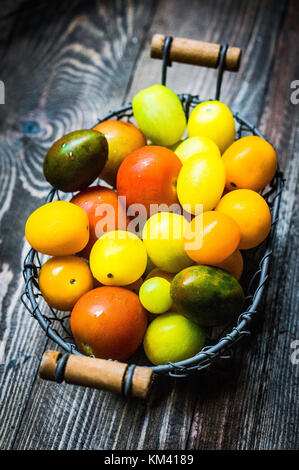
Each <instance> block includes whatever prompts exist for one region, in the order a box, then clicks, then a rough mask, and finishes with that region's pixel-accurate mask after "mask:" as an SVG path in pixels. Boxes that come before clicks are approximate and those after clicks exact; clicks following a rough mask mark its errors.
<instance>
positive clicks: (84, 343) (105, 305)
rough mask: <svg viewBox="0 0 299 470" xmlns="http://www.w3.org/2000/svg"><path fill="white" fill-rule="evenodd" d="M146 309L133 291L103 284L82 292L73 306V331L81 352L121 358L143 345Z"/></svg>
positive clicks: (101, 356)
mask: <svg viewBox="0 0 299 470" xmlns="http://www.w3.org/2000/svg"><path fill="white" fill-rule="evenodd" d="M146 326H147V316H146V311H145V309H144V308H143V307H142V305H141V303H140V301H139V297H138V295H137V294H135V293H134V292H131V291H130V290H128V289H124V288H122V287H112V286H108V287H107V286H104V287H98V288H97V289H93V290H91V291H89V292H87V293H86V294H85V295H83V296H82V297H81V298H80V299H79V300H78V302H77V303H76V305H75V306H74V308H73V311H72V314H71V330H72V333H73V336H74V339H75V342H76V344H77V346H78V347H79V349H80V351H82V352H83V353H85V354H87V355H92V354H93V355H94V356H96V357H99V358H104V359H115V360H118V361H122V360H125V359H127V358H128V357H129V356H131V355H132V354H133V353H134V352H135V351H136V349H137V348H138V346H139V345H140V344H141V342H142V339H143V336H144V333H145V330H146Z"/></svg>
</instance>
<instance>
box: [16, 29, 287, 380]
mask: <svg viewBox="0 0 299 470" xmlns="http://www.w3.org/2000/svg"><path fill="white" fill-rule="evenodd" d="M166 39H167V40H166V41H165V47H164V49H163V66H162V83H163V84H165V82H166V70H167V66H168V65H171V64H170V60H169V47H170V43H171V38H170V39H169V38H166ZM167 41H168V42H167ZM227 47H228V46H227V45H224V46H222V48H221V56H220V60H219V65H218V80H217V88H216V99H218V98H219V95H220V89H221V83H222V75H223V64H224V59H225V53H226V50H227ZM179 98H180V100H181V103H182V105H183V108H184V111H185V114H186V117H187V118H188V116H189V114H190V112H191V111H192V109H193V108H194V107H195V106H196V105H198V104H199V103H200V102H201V100H200V98H199V96H193V95H190V94H181V95H179ZM132 117H133V112H132V106H131V104H127V105H125V106H122V107H120V108H119V109H117V110H115V111H112V112H110V113H108V114H107V115H106V116H104V117H103V118H102V119H100V120H99V122H101V121H104V120H107V119H112V118H115V119H121V120H127V121H130V120H131V119H132ZM234 118H235V121H236V123H237V131H236V138H237V139H239V138H241V137H244V136H246V135H256V136H259V137H261V138H264V139H265V137H264V136H263V135H262V133H261V132H260V131H259V130H258V129H257V128H256V127H255V126H254V125H252V124H251V123H250V122H249V121H247V120H246V119H244V118H243V117H241V116H240V115H239V113H234ZM282 185H283V178H282V174H281V172H280V171H279V170H277V172H276V174H275V176H274V178H273V180H272V181H271V183H270V184H269V186H268V187H267V188H265V190H264V191H263V192H262V196H263V197H264V198H265V200H266V201H267V203H268V205H269V207H270V211H271V216H272V227H271V231H270V234H269V236H268V237H267V239H266V240H265V241H264V242H263V243H262V245H260V246H259V247H257V248H256V249H252V250H247V251H246V252H245V253H244V252H243V254H244V255H245V267H246V271H247V272H246V276H245V277H246V279H244V284H246V286H244V285H243V287H245V292H246V297H245V305H244V310H243V312H242V313H241V315H240V316H239V317H238V319H237V322H236V323H235V324H234V325H231V326H228V327H227V328H225V329H224V330H222V332H220V333H219V330H216V334H215V329H214V330H211V331H210V335H209V336H208V337H209V339H208V344H207V345H206V346H205V347H204V348H203V349H202V350H201V351H200V352H198V354H196V355H195V356H194V357H192V358H190V359H187V360H184V361H181V362H177V363H168V364H165V365H160V366H150V367H151V368H152V370H153V371H154V372H156V373H165V374H169V375H170V376H174V377H185V376H187V375H188V374H189V373H190V372H191V371H200V370H202V369H205V368H207V367H210V366H211V365H212V364H213V363H214V362H215V361H216V360H217V361H218V360H219V359H228V358H230V357H231V356H232V353H233V351H234V347H235V345H236V344H237V343H239V341H241V340H242V339H243V338H244V337H246V336H248V335H249V334H250V325H251V323H252V320H253V319H254V318H255V317H256V316H257V309H258V306H259V304H260V302H261V299H262V295H263V292H264V289H265V284H266V281H267V279H268V272H269V261H270V256H271V253H272V249H271V245H272V240H273V237H274V234H275V227H276V224H277V220H278V210H279V203H280V196H281V191H282ZM54 199H60V194H59V192H58V191H56V190H54V189H52V190H51V191H50V192H49V195H48V197H47V199H46V201H45V202H50V201H52V200H54ZM40 268H41V261H40V256H39V253H37V252H36V251H35V250H33V249H31V250H30V251H29V252H28V254H27V256H26V258H25V261H24V266H23V275H24V281H25V287H24V292H23V294H22V301H23V303H24V305H25V307H26V309H27V310H28V312H29V313H30V314H31V315H32V316H33V317H34V318H35V319H36V320H37V321H38V323H39V325H40V326H41V328H42V330H43V331H44V332H45V334H46V335H47V337H49V338H50V339H51V340H53V341H54V342H55V343H57V344H58V345H59V346H60V347H61V348H62V349H63V350H64V351H66V352H67V353H68V354H75V355H83V354H82V353H81V352H80V351H79V350H78V348H77V346H76V345H75V344H74V342H73V338H72V335H71V331H70V327H69V319H70V313H65V312H59V311H57V310H54V309H53V308H51V307H49V306H47V305H46V304H45V302H44V304H43V305H41V301H43V300H42V294H41V293H40V290H39V286H38V274H39V270H40ZM209 343H210V344H209ZM132 361H133V362H134V359H133V360H132ZM133 365H134V364H133ZM127 388H129V385H128V384H127Z"/></svg>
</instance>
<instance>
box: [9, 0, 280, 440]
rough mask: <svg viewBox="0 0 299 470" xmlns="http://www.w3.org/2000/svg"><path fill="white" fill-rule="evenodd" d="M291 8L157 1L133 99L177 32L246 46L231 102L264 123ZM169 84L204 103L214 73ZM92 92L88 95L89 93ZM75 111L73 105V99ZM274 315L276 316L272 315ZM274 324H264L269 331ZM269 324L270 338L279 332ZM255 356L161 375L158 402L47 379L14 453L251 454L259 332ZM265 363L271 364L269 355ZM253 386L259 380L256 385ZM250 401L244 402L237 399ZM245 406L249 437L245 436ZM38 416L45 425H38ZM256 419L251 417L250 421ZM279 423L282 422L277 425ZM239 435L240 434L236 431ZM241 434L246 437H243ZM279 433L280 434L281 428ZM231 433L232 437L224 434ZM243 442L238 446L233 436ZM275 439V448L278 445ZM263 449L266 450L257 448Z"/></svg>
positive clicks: (192, 74) (179, 73) (178, 71)
mask: <svg viewBox="0 0 299 470" xmlns="http://www.w3.org/2000/svg"><path fill="white" fill-rule="evenodd" d="M283 10H284V2H275V1H267V2H266V1H264V2H258V1H252V2H236V1H227V2H220V1H213V2H205V3H201V4H200V5H199V3H198V2H196V1H195V0H194V1H190V2H188V8H186V5H185V4H184V2H176V1H174V0H167V1H163V2H162V1H161V2H159V4H158V8H157V11H156V15H155V17H154V20H153V23H152V27H151V29H150V31H149V33H148V34H147V36H146V41H145V42H144V51H143V53H142V55H141V58H140V60H139V61H138V64H137V67H136V72H135V75H134V79H133V82H132V86H131V87H130V90H129V93H128V99H130V98H131V97H132V96H133V95H134V93H135V92H136V91H138V90H139V89H141V88H142V87H145V86H148V85H150V84H152V83H154V82H156V83H157V82H159V81H160V64H159V62H157V61H156V62H155V61H151V60H149V58H148V54H149V42H150V39H151V35H152V34H153V33H154V32H163V33H166V34H167V33H169V34H175V35H178V36H185V37H193V38H198V37H199V36H200V38H201V39H206V40H212V41H220V40H221V41H222V40H223V41H229V42H230V43H231V44H235V45H239V46H241V47H243V48H244V52H245V55H244V58H243V66H242V69H241V71H240V73H239V74H237V75H235V74H228V73H227V74H225V83H224V86H223V99H224V100H225V101H226V102H228V103H229V104H232V105H233V106H234V108H237V109H242V113H243V114H245V115H246V116H247V117H250V118H251V119H252V120H253V121H255V122H258V120H259V116H260V114H261V113H262V109H263V106H264V96H265V92H266V90H267V84H268V81H269V79H270V78H271V77H270V71H271V70H272V69H271V66H272V60H273V54H274V51H275V46H276V44H277V37H278V33H279V30H280V22H281V18H282V14H283ZM168 83H169V85H170V86H171V87H172V88H173V89H174V90H175V91H179V92H181V91H189V92H193V93H198V92H200V94H201V95H202V96H203V97H210V96H211V93H212V94H213V92H214V86H215V71H210V70H205V69H197V68H194V67H188V66H182V65H178V64H175V65H173V68H172V69H171V70H170V71H169V82H168ZM86 95H88V92H86ZM67 104H68V106H69V102H67ZM269 315H270V313H269ZM264 328H265V327H264ZM268 328H269V326H268V327H266V332H267V335H266V337H267V338H269V335H270V334H271V329H268ZM258 335H259V336H258V337H257V338H256V337H254V339H253V340H252V342H251V343H250V345H249V347H250V348H249V349H248V351H247V352H246V353H245V355H244V356H241V357H240V358H239V360H238V361H236V362H235V363H234V364H232V367H231V369H230V370H229V371H227V372H225V371H223V372H221V371H219V372H218V373H217V375H216V376H215V377H213V379H211V378H209V377H208V376H207V377H205V376H196V377H193V378H189V379H188V380H187V381H177V382H174V381H173V380H171V379H168V378H167V377H165V378H161V382H160V383H159V389H158V390H157V391H156V392H155V393H154V394H153V396H152V397H151V400H150V401H149V403H141V402H137V401H136V400H132V399H131V400H125V399H123V398H121V397H115V396H113V395H109V394H107V393H104V392H102V393H99V392H95V391H91V390H83V389H80V388H75V387H72V386H69V385H66V384H62V385H57V384H50V383H44V382H42V381H41V380H39V379H37V381H36V382H35V383H34V387H33V391H32V393H31V396H30V400H29V402H28V406H27V409H26V410H25V414H24V417H23V419H22V423H21V426H20V429H19V431H18V434H17V436H16V439H15V441H14V447H15V448H18V449H23V448H33V449H55V448H56V449H65V448H68V449H141V448H142V449H153V448H156V449H157V448H159V449H185V448H187V447H188V448H192V449H193V448H210V449H213V448H229V447H230V446H231V447H243V448H250V447H251V446H252V443H253V442H254V436H255V433H256V432H257V431H256V430H257V429H259V432H260V431H261V424H260V423H259V422H258V420H257V419H256V420H255V423H254V426H252V425H250V426H248V423H247V421H246V416H249V419H252V414H253V413H254V405H255V401H254V400H251V403H252V407H253V408H251V409H250V410H248V409H247V412H246V413H245V411H244V410H245V408H246V403H247V401H248V400H249V397H250V393H252V394H253V397H255V400H257V397H256V394H255V393H256V388H255V387H257V384H256V382H255V381H258V383H260V382H261V380H263V374H264V373H265V369H264V368H258V375H257V376H253V377H252V371H251V369H250V368H248V367H249V364H250V363H252V367H253V368H254V367H257V362H256V361H258V360H259V359H260V354H261V353H263V354H270V353H271V350H270V349H266V350H262V351H260V349H259V348H260V347H261V346H260V344H261V342H262V341H261V340H260V338H261V337H262V336H263V331H259V332H258ZM264 360H266V359H264ZM253 379H254V381H253V382H252V380H253ZM235 397H237V400H239V399H240V400H241V399H242V401H240V404H238V403H239V402H238V403H235ZM240 409H241V410H243V411H244V412H243V414H242V416H243V421H244V420H245V424H246V426H247V428H246V429H248V432H247V433H243V434H242V433H241V432H240V426H241V425H240V424H239V418H240V415H241V412H240ZM37 417H38V419H37ZM250 423H251V421H250ZM276 424H277V423H276ZM230 426H231V428H232V429H233V430H234V435H233V433H232V432H231V431H230V433H229V434H228V435H226V433H227V430H229V429H230ZM236 429H237V430H238V432H240V437H239V436H238V435H237V431H236ZM277 429H278V428H277ZM225 436H226V437H225ZM232 436H234V438H235V441H233V440H232ZM275 439H276V436H273V435H272V436H270V439H269V446H270V447H271V446H275V444H277V442H276V440H275ZM255 445H258V444H256V443H255Z"/></svg>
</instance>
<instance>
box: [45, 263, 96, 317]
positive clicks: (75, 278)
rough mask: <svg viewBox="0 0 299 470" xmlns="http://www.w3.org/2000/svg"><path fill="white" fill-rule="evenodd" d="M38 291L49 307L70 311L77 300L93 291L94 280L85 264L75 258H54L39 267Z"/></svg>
mask: <svg viewBox="0 0 299 470" xmlns="http://www.w3.org/2000/svg"><path fill="white" fill-rule="evenodd" d="M38 283H39V288H40V291H41V293H42V295H43V297H44V299H45V301H46V302H47V303H48V305H50V307H53V308H57V309H58V310H64V311H69V310H72V308H73V307H74V305H75V303H76V302H77V300H78V299H79V298H80V297H81V296H82V295H83V294H85V293H86V292H88V291H89V290H91V289H93V287H94V280H93V277H92V274H91V272H90V269H89V267H88V265H87V263H86V262H85V261H84V260H83V259H81V258H78V257H77V256H55V257H53V258H50V259H49V260H48V261H46V263H45V264H43V266H42V267H41V270H40V272H39V278H38Z"/></svg>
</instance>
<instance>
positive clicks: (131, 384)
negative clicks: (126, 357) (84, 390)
mask: <svg viewBox="0 0 299 470" xmlns="http://www.w3.org/2000/svg"><path fill="white" fill-rule="evenodd" d="M39 375H40V377H41V378H42V379H46V380H52V381H55V382H62V381H63V380H65V381H66V382H67V383H70V384H73V385H82V386H83V387H90V388H96V389H99V390H109V391H111V392H115V393H118V394H123V395H126V396H128V395H131V396H134V397H138V398H147V397H148V395H149V392H150V389H151V385H152V382H153V371H152V369H150V368H149V367H140V366H135V365H128V364H125V363H122V362H117V361H111V360H105V359H96V358H92V357H87V356H78V355H75V354H68V353H65V354H62V353H60V352H58V351H45V353H44V354H43V357H42V360H41V364H40V368H39Z"/></svg>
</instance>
